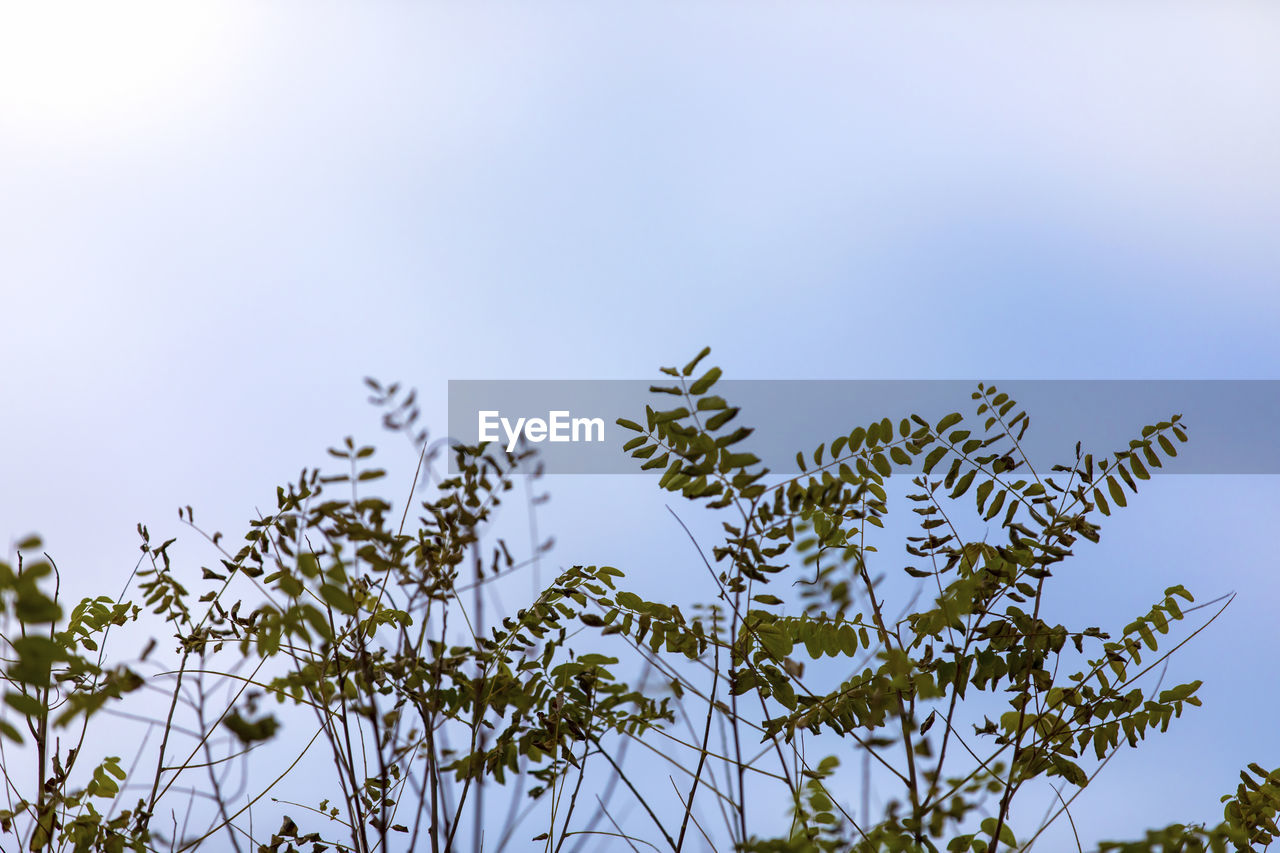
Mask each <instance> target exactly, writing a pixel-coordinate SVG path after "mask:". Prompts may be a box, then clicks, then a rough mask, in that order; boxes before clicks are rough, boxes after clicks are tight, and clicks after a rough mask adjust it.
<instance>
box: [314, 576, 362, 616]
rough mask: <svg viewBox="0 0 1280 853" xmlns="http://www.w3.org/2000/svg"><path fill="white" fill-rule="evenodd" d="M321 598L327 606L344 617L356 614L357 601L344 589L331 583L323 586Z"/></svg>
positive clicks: (321, 587)
mask: <svg viewBox="0 0 1280 853" xmlns="http://www.w3.org/2000/svg"><path fill="white" fill-rule="evenodd" d="M320 597H321V598H322V599H324V603H325V604H327V605H329V606H330V607H332V608H333V609H334V610H337V611H338V612H339V613H342V614H343V615H346V616H350V615H351V614H353V613H355V612H356V603H355V600H354V599H352V598H351V596H350V595H349V594H348V593H347V591H346V590H345V589H343V588H342V587H339V586H334V585H333V584H330V583H326V584H321V586H320Z"/></svg>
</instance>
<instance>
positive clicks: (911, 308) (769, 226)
mask: <svg viewBox="0 0 1280 853" xmlns="http://www.w3.org/2000/svg"><path fill="white" fill-rule="evenodd" d="M1278 41H1280V11H1278V10H1277V9H1276V7H1275V6H1273V5H1267V4H1263V3H1223V4H1214V5H1212V6H1210V5H1208V4H1191V3H1175V4H1168V3H1127V4H1119V5H1113V6H1108V7H1106V8H1105V10H1104V9H1103V8H1102V7H1076V8H1075V9H1067V8H1065V7H1060V8H1056V9H1053V10H1047V9H1045V8H1043V7H1037V8H1035V9H1034V10H1032V9H1031V8H1029V7H1023V6H1018V5H1015V4H1005V3H986V4H980V5H973V4H963V5H956V6H947V7H943V6H941V5H917V6H911V7H905V8H904V7H898V6H893V5H890V4H887V3H867V4H857V5H840V6H837V5H835V4H819V3H801V4H787V5H786V7H785V8H784V7H782V6H775V5H770V4H763V3H747V4H722V3H703V4H696V5H694V6H692V7H689V6H685V5H680V4H674V3H645V4H640V3H623V4H614V5H611V6H609V7H607V8H606V7H601V6H591V7H588V6H587V5H585V4H564V3H552V4H539V5H538V6H537V7H535V6H533V5H526V6H521V7H518V8H515V7H508V6H500V5H498V4H482V5H479V6H471V7H467V8H463V7H462V6H457V5H452V6H447V5H427V4H409V3H399V2H362V3H325V4H301V3H273V4H261V3H258V4H249V3H234V4H233V3H227V4H218V5H214V4H206V5H205V6H202V7H200V8H199V10H198V11H197V10H196V9H194V8H193V7H187V6H177V5H172V4H133V3H116V4H111V7H110V10H109V11H108V10H107V8H106V7H103V8H102V9H101V10H98V11H94V10H93V8H92V7H89V6H79V5H46V4H35V3H10V4H7V5H4V6H3V7H0V318H2V319H3V329H0V399H2V400H3V412H4V414H5V417H4V419H3V425H0V438H2V439H3V446H4V453H3V455H2V456H0V486H2V488H0V535H3V536H4V537H5V538H6V539H11V538H17V537H19V536H21V535H23V534H25V533H26V532H28V531H31V530H39V531H41V532H43V533H44V534H45V535H46V539H47V540H48V544H49V546H50V548H51V550H52V552H53V553H54V556H55V557H57V558H58V559H59V562H60V564H61V565H62V567H63V570H64V572H65V574H66V576H67V577H68V579H69V582H70V583H71V584H72V585H73V586H74V587H75V588H76V589H77V591H81V590H82V591H83V592H84V593H88V592H91V591H92V592H94V593H97V592H99V591H101V590H102V587H101V586H100V584H101V583H102V580H103V578H108V579H111V580H110V583H109V584H108V588H109V589H110V590H112V591H113V590H114V589H115V586H116V581H115V579H116V578H121V577H123V574H124V573H127V571H128V569H129V568H131V567H132V565H133V561H134V559H135V558H136V557H135V555H136V546H135V542H134V534H133V526H134V524H135V523H136V522H138V521H147V522H149V523H151V524H152V525H153V527H157V528H161V527H164V526H165V525H169V524H171V523H172V521H173V520H174V510H175V507H176V506H178V505H181V504H188V503H189V504H192V505H194V506H195V507H196V510H197V517H198V518H203V519H205V520H207V521H208V522H209V523H210V524H211V525H213V526H217V527H221V528H223V529H234V528H235V527H236V526H237V525H238V524H239V521H240V520H241V519H243V518H244V517H246V516H247V515H249V514H250V513H251V512H252V507H253V506H254V505H255V504H258V505H265V504H268V503H270V502H271V500H272V499H273V498H272V496H273V494H274V485H275V484H276V482H277V481H278V480H281V479H284V478H288V477H292V476H296V473H297V471H298V469H299V468H301V467H302V466H304V465H311V464H317V463H321V462H323V450H324V448H325V447H326V446H328V445H330V444H331V443H334V442H336V441H337V440H340V438H341V437H342V436H343V435H346V434H348V433H354V434H357V435H359V436H361V437H363V438H365V439H378V440H379V441H380V442H381V441H382V437H381V435H380V434H379V432H378V431H377V419H376V415H375V414H374V412H373V411H372V410H371V409H369V408H368V407H366V406H365V405H364V402H363V392H362V388H361V386H360V383H359V380H360V377H362V376H364V375H369V374H372V375H375V376H379V377H382V378H384V379H388V380H390V379H399V380H402V381H404V382H406V383H409V384H412V385H415V386H417V387H418V388H419V389H420V390H421V392H422V393H423V395H424V399H425V401H426V403H427V412H426V415H427V418H428V422H429V423H432V424H441V425H442V424H443V423H444V392H445V382H446V380H448V379H451V378H453V379H458V378H615V377H647V376H649V375H651V374H652V373H653V370H654V368H655V367H656V366H657V365H658V364H665V363H672V362H676V361H678V360H681V359H683V358H686V357H687V356H688V355H689V354H692V353H693V352H695V351H696V350H697V349H698V348H699V347H700V346H702V345H703V344H711V345H712V346H713V347H715V360H716V361H717V363H719V364H721V365H722V366H723V367H724V368H725V370H726V372H727V374H728V375H731V376H734V377H739V378H827V377H837V378H843V377H848V378H863V377H891V378H973V379H975V380H976V379H980V378H986V377H992V376H1010V377H1025V378H1112V377H1114V378H1156V377H1163V378H1277V377H1278V376H1280V344H1277V342H1276V341H1277V337H1276V335H1275V321H1276V318H1277V317H1278V316H1280V291H1278V290H1277V288H1276V278H1277V274H1278V273H1280V248H1277V243H1276V241H1275V238H1274V235H1275V234H1276V233H1277V226H1280V160H1278V159H1277V157H1276V153H1275V152H1276V151H1280V94H1278V93H1280V43H1278ZM640 405H642V402H641V401H637V406H640ZM1162 414H1164V413H1153V417H1155V416H1159V415H1162ZM836 428H839V425H833V429H836ZM382 443H386V444H387V445H388V448H389V449H394V450H395V451H396V452H397V453H402V449H401V448H399V447H398V446H397V445H395V444H393V443H391V442H382ZM393 458H394V459H399V457H395V456H394V455H393ZM401 461H403V460H401ZM551 488H552V490H553V492H554V493H555V494H556V496H557V497H556V500H555V501H553V503H552V505H551V506H550V507H549V509H548V519H547V520H546V521H545V524H546V526H547V527H548V530H549V531H550V532H554V533H555V534H556V535H557V538H558V540H559V542H560V543H561V544H560V548H559V550H558V552H557V555H556V559H557V560H560V561H563V562H564V563H567V564H568V563H574V562H599V561H602V560H604V561H608V562H612V563H615V564H619V565H622V564H624V563H625V562H626V555H627V554H629V553H635V555H636V557H635V559H636V561H637V563H641V564H645V565H646V566H647V567H648V568H646V571H649V572H650V574H648V575H646V576H644V578H643V579H642V580H640V581H637V584H638V585H644V584H646V583H650V582H652V583H655V584H657V583H659V582H660V581H659V577H660V573H661V572H662V571H663V569H662V568H658V567H657V566H660V565H662V564H663V563H662V561H660V560H656V559H655V558H654V557H653V554H652V553H651V552H649V551H646V550H645V549H646V548H656V547H658V546H653V545H651V544H647V543H644V542H642V541H641V538H640V537H638V536H636V532H635V531H636V530H637V529H638V528H637V527H636V526H635V524H634V517H632V518H631V519H630V520H628V521H620V520H619V519H618V518H613V517H610V516H609V515H607V514H604V513H602V512H601V511H600V506H601V504H602V500H601V497H600V495H599V494H596V493H594V492H593V491H592V489H593V488H598V487H593V486H592V484H591V481H590V480H589V479H586V478H582V479H573V478H569V479H563V480H560V481H557V482H553V483H552V484H551ZM619 488H620V489H621V491H622V492H624V493H625V494H623V493H620V494H619V495H618V496H617V497H616V498H614V500H617V501H618V504H617V506H619V507H627V508H629V509H630V510H632V511H633V512H636V513H639V514H640V516H641V517H643V518H646V519H648V520H649V521H650V522H652V523H653V524H663V523H664V516H665V510H663V509H662V504H661V500H660V496H658V495H656V494H654V495H652V496H650V495H649V494H648V493H647V492H643V493H639V492H637V493H635V494H632V490H633V489H634V487H633V486H625V487H622V486H620V487H619ZM1151 492H1152V494H1151V495H1150V496H1149V497H1143V498H1141V499H1140V500H1138V501H1135V504H1136V506H1135V507H1133V508H1132V510H1131V511H1130V512H1129V513H1127V514H1125V515H1124V516H1122V517H1120V518H1118V519H1116V520H1115V521H1114V522H1113V523H1112V525H1111V527H1110V529H1109V534H1110V536H1109V538H1108V539H1106V540H1104V544H1105V545H1106V547H1107V549H1111V550H1106V551H1105V554H1104V553H1103V552H1102V551H1100V552H1099V558H1098V563H1097V567H1096V568H1095V570H1096V571H1100V572H1107V573H1108V574H1107V575H1106V576H1107V577H1115V578H1120V579H1121V580H1119V581H1117V582H1118V583H1122V584H1124V585H1125V586H1124V590H1125V595H1128V593H1129V592H1131V593H1132V598H1131V599H1128V598H1126V600H1124V601H1122V602H1120V603H1118V604H1117V607H1118V611H1119V612H1118V613H1117V616H1116V618H1117V619H1124V621H1127V620H1128V618H1129V617H1131V616H1132V615H1135V614H1136V613H1137V612H1140V611H1141V612H1145V610H1146V608H1147V607H1148V606H1149V605H1150V603H1151V600H1152V599H1151V596H1152V594H1153V593H1154V592H1158V591H1159V589H1161V588H1163V585H1164V582H1165V579H1166V577H1167V576H1171V579H1177V580H1185V582H1186V583H1187V584H1188V585H1189V586H1191V587H1192V588H1194V589H1196V590H1197V591H1199V592H1203V593H1205V595H1206V597H1210V596H1211V595H1213V594H1216V593H1218V592H1222V591H1225V590H1227V589H1236V590H1238V591H1240V592H1241V593H1242V594H1243V595H1242V600H1241V602H1240V603H1239V606H1237V607H1236V608H1233V611H1229V613H1228V617H1229V621H1228V622H1227V623H1225V624H1223V625H1220V626H1219V627H1217V628H1216V629H1214V630H1213V631H1211V632H1210V633H1209V634H1208V635H1206V636H1204V637H1203V639H1202V640H1199V641H1198V642H1197V645H1196V647H1195V649H1196V650H1195V651H1190V650H1189V651H1188V654H1187V655H1186V657H1185V659H1184V660H1185V662H1186V663H1185V668H1186V670H1187V671H1188V672H1189V673H1190V675H1189V677H1193V676H1194V675H1196V674H1199V673H1198V672H1197V669H1196V667H1195V664H1196V663H1199V664H1203V665H1204V666H1205V667H1212V669H1213V677H1212V678H1210V679H1207V685H1206V692H1205V696H1206V699H1207V702H1208V707H1206V708H1205V709H1203V710H1200V711H1197V712H1196V713H1195V714H1194V715H1193V718H1192V720H1190V721H1187V722H1186V723H1185V724H1184V725H1181V726H1180V727H1179V728H1178V729H1177V730H1176V731H1175V732H1174V733H1172V734H1170V735H1168V736H1166V738H1165V741H1164V744H1162V745H1161V746H1160V747H1156V746H1154V745H1152V747H1151V749H1150V750H1148V751H1144V752H1143V753H1139V754H1137V755H1138V760H1137V762H1136V763H1131V764H1129V765H1126V764H1125V763H1124V759H1125V756H1121V758H1118V759H1117V760H1116V761H1115V762H1113V763H1112V766H1111V767H1110V768H1108V775H1109V776H1110V777H1111V778H1110V782H1104V784H1112V785H1123V784H1126V781H1128V782H1132V783H1134V784H1137V781H1138V780H1141V779H1147V778H1150V777H1152V775H1153V774H1151V771H1150V767H1151V766H1157V765H1156V764H1151V765H1149V764H1144V763H1143V762H1148V761H1150V762H1159V761H1165V762H1171V761H1172V760H1173V756H1182V757H1184V758H1185V760H1188V761H1193V762H1195V764H1196V765H1197V766H1198V767H1201V768H1203V772H1198V773H1197V774H1195V775H1194V777H1193V778H1191V779H1188V780H1187V781H1186V783H1185V784H1180V785H1179V790H1178V791H1177V792H1176V796H1175V793H1170V794H1169V798H1170V806H1169V808H1167V809H1162V808H1161V807H1160V805H1159V798H1154V799H1153V805H1152V806H1151V808H1152V809H1153V811H1150V812H1148V813H1147V814H1150V815H1158V816H1157V817H1151V818H1150V822H1154V821H1156V820H1162V819H1174V818H1176V817H1177V816H1178V815H1179V814H1183V815H1186V812H1185V810H1184V811H1179V810H1178V809H1177V808H1175V806H1178V805H1180V804H1181V805H1186V804H1190V803H1193V802H1194V803H1196V804H1200V806H1202V808H1203V811H1202V812H1201V813H1200V814H1199V816H1200V817H1202V818H1209V817H1212V816H1213V815H1214V814H1216V813H1217V805H1216V797H1217V795H1218V794H1219V793H1224V792H1226V791H1227V790H1229V789H1231V788H1233V787H1234V784H1235V782H1234V781H1233V780H1234V779H1235V769H1236V768H1237V767H1238V766H1240V765H1241V764H1242V763H1244V762H1245V761H1248V760H1257V761H1259V762H1260V763H1262V764H1264V765H1267V766H1276V765H1280V739H1277V737H1276V736H1275V735H1274V733H1272V732H1270V731H1268V729H1267V727H1266V726H1264V725H1262V724H1260V723H1258V722H1255V721H1254V718H1253V717H1252V714H1254V713H1257V712H1258V711H1259V709H1260V708H1262V707H1264V706H1265V704H1264V703H1270V704H1271V705H1272V706H1273V705H1274V701H1275V698H1276V691H1275V685H1274V679H1273V677H1272V676H1270V675H1268V674H1265V673H1266V666H1267V665H1266V664H1265V660H1266V659H1267V658H1268V655H1267V654H1266V652H1265V651H1264V649H1265V648H1266V647H1267V646H1265V645H1263V643H1264V642H1266V643H1267V644H1268V645H1269V643H1270V639H1271V637H1270V634H1269V632H1268V630H1267V627H1266V626H1267V625H1269V624H1273V622H1272V621H1271V616H1270V614H1271V613H1272V607H1271V605H1272V604H1273V602H1275V600H1276V585H1275V582H1274V580H1273V578H1274V570H1275V558H1274V556H1273V552H1272V550H1271V549H1270V547H1269V546H1268V544H1267V542H1266V533H1267V532H1268V530H1269V529H1270V528H1271V526H1272V525H1273V524H1274V519H1275V517H1276V510H1277V508H1280V487H1278V486H1277V482H1276V480H1275V479H1274V478H1215V477H1196V478H1174V479H1169V480H1166V481H1163V482H1160V483H1158V484H1157V485H1155V486H1153V487H1152V489H1151ZM1171 519H1172V520H1171ZM173 527H174V529H175V530H176V524H175V525H173ZM1110 537H1114V538H1110ZM679 546H680V543H679V542H678V540H677V541H676V542H675V543H674V544H673V545H672V546H671V547H672V548H678V547H679ZM663 547H665V546H663ZM1143 549H1154V550H1155V551H1157V552H1158V558H1153V555H1150V554H1148V555H1146V556H1145V557H1144V556H1143ZM659 550H660V549H659ZM654 553H656V552H654ZM685 556H686V557H687V556H688V555H687V553H686V554H685ZM1082 589H1088V587H1087V586H1086V587H1083V588H1082ZM1121 597H1122V598H1124V597H1125V596H1121ZM1233 701H1241V702H1243V703H1245V706H1246V707H1243V708H1236V709H1232V708H1231V703H1232V702H1233ZM1245 738H1252V739H1253V742H1252V743H1246V742H1245V740H1244V739H1245ZM1160 749H1171V750H1175V751H1171V752H1165V753H1160V752H1159V750H1160ZM1161 755H1163V756H1164V757H1163V758H1161V757H1160V756H1161ZM1158 766H1162V767H1165V768H1166V769H1165V770H1162V771H1160V776H1156V777H1155V778H1167V776H1168V774H1169V773H1172V772H1174V771H1172V770H1168V769H1167V768H1168V766H1169V765H1168V764H1166V765H1158ZM1126 774H1128V775H1126ZM1104 779H1105V777H1104ZM1116 790H1119V789H1116ZM1081 802H1082V804H1084V806H1083V807H1089V806H1088V805H1087V804H1088V803H1093V807H1094V808H1096V809H1097V810H1098V811H1097V812H1096V816H1097V817H1096V819H1097V820H1098V821H1099V822H1100V823H1101V824H1103V825H1105V827H1106V830H1107V831H1101V830H1100V832H1099V834H1108V833H1110V834H1115V833H1119V832H1122V831H1123V829H1122V828H1123V827H1126V826H1127V827H1130V828H1131V829H1133V830H1135V831H1136V830H1138V829H1140V828H1141V827H1142V826H1143V825H1145V824H1144V823H1143V822H1144V821H1147V820H1148V818H1146V817H1143V816H1141V815H1132V814H1130V815H1116V814H1114V813H1112V812H1109V811H1108V809H1107V806H1108V803H1107V799H1106V797H1105V796H1104V795H1101V794H1099V795H1097V796H1094V792H1090V793H1089V794H1086V795H1085V796H1084V797H1082V800H1081ZM1186 807H1187V808H1190V807H1191V806H1190V805H1186ZM1198 807H1199V806H1198ZM1170 810H1172V812H1173V813H1167V812H1169V811H1170ZM1192 816H1194V815H1192Z"/></svg>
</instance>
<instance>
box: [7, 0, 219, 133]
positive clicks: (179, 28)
mask: <svg viewBox="0 0 1280 853" xmlns="http://www.w3.org/2000/svg"><path fill="white" fill-rule="evenodd" d="M227 18H228V10H227V9H226V8H225V7H221V6H220V5H219V4H208V3H166V2H158V0H155V1H154V2H139V0H125V2H121V3H84V2H72V3H66V2H55V3H6V4H4V6H3V7H0V116H2V117H3V118H2V119H0V121H2V122H3V126H4V128H5V130H6V132H7V133H15V132H17V133H21V134H23V135H24V136H27V138H28V139H30V140H32V141H36V142H43V143H44V144H47V145H61V144H65V143H66V142H68V141H69V138H70V139H74V138H76V137H77V136H79V135H81V134H85V133H87V132H90V131H93V132H95V133H102V132H104V131H107V132H112V131H114V132H117V133H120V132H130V131H133V132H137V131H139V130H140V129H141V128H143V127H149V126H150V125H151V124H152V122H153V121H154V120H155V119H156V117H157V114H158V113H161V112H163V111H166V110H170V109H172V108H174V107H175V106H176V105H178V104H180V103H181V102H182V101H183V99H184V98H186V97H188V96H190V95H191V93H192V90H193V89H195V90H198V89H200V88H201V87H203V86H205V85H206V84H207V82H208V81H207V79H206V78H205V75H206V73H207V72H208V71H209V67H210V64H211V63H212V62H214V61H215V60H217V59H225V57H218V56H217V55H216V50H217V48H218V46H219V42H220V41H221V38H222V36H223V35H224V27H225V26H226V23H227ZM149 129H151V131H152V132H154V128H149Z"/></svg>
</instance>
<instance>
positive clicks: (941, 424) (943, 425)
mask: <svg viewBox="0 0 1280 853" xmlns="http://www.w3.org/2000/svg"><path fill="white" fill-rule="evenodd" d="M962 420H964V415H961V414H960V413H959V412H952V413H951V414H949V415H947V416H946V417H944V418H943V419H942V420H940V421H938V425H937V426H935V427H934V428H933V431H934V432H935V433H937V434H938V435H941V434H942V433H944V432H946V431H947V430H949V429H951V427H953V426H955V425H956V424H958V423H960V421H962Z"/></svg>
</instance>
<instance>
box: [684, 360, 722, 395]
mask: <svg viewBox="0 0 1280 853" xmlns="http://www.w3.org/2000/svg"><path fill="white" fill-rule="evenodd" d="M719 378H720V368H718V367H713V368H711V369H710V370H708V371H707V372H706V373H704V374H702V377H701V378H700V379H698V381H697V382H694V383H693V384H692V385H690V386H689V393H690V394H693V395H695V396H697V395H698V394H702V393H705V392H706V391H707V389H709V388H710V387H711V386H712V385H715V384H716V380H717V379H719Z"/></svg>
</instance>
